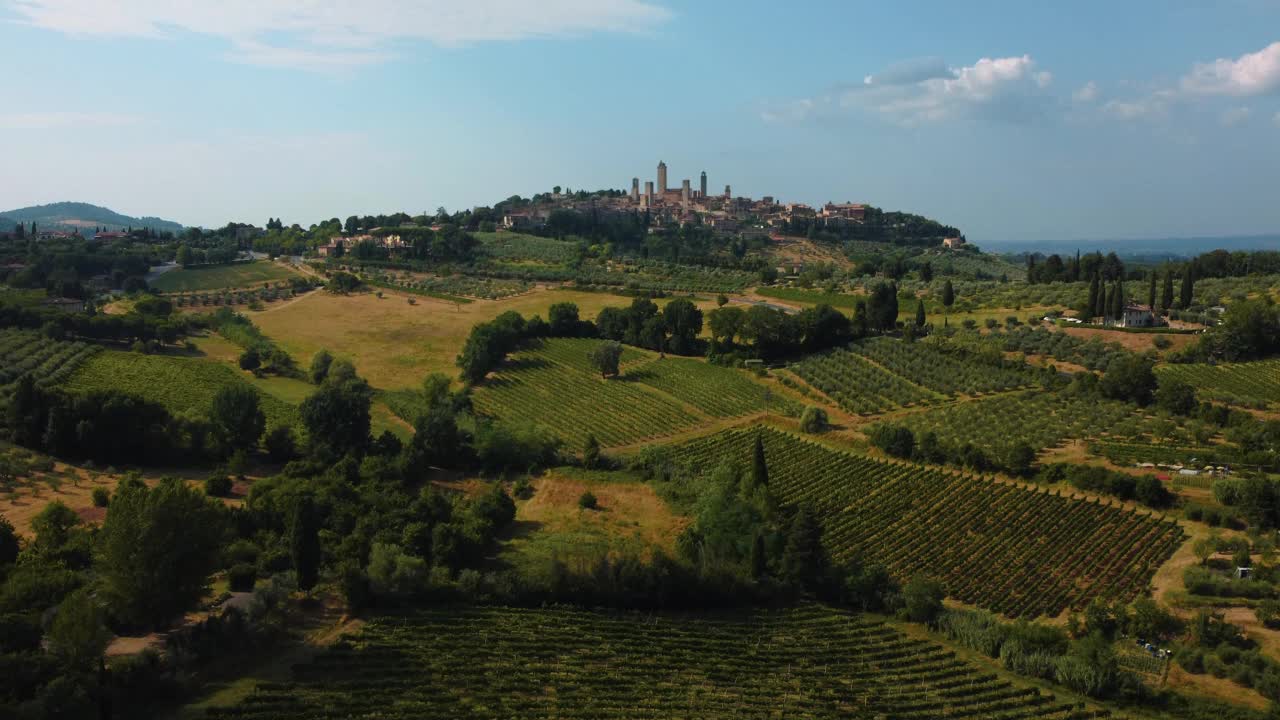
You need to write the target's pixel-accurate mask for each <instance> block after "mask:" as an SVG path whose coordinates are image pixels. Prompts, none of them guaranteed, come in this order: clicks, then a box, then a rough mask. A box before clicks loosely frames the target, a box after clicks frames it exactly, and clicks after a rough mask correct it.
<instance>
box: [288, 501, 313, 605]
mask: <svg viewBox="0 0 1280 720" xmlns="http://www.w3.org/2000/svg"><path fill="white" fill-rule="evenodd" d="M289 554H290V556H291V557H292V559H293V569H294V571H295V572H297V574H298V589H300V590H302V591H303V592H310V591H311V588H313V587H315V586H316V579H317V578H318V576H319V573H320V528H319V523H318V522H317V519H316V507H315V502H314V501H313V500H312V499H311V496H310V495H303V496H302V497H301V498H299V499H298V504H297V506H296V507H295V508H294V511H293V525H292V527H290V528H289Z"/></svg>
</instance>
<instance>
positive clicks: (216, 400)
mask: <svg viewBox="0 0 1280 720" xmlns="http://www.w3.org/2000/svg"><path fill="white" fill-rule="evenodd" d="M209 422H210V423H211V424H212V425H213V433H214V436H215V437H217V438H218V441H219V442H220V443H221V444H222V447H223V448H224V449H226V450H228V451H230V452H235V451H237V450H244V451H246V452H247V451H250V450H252V449H253V448H254V447H256V446H257V444H258V439H259V438H261V437H262V432H263V431H264V430H265V429H266V426H267V416H266V415H265V414H263V412H262V406H261V400H260V398H259V397H258V391H257V390H254V389H253V388H252V387H250V386H249V385H247V384H235V385H224V386H223V387H221V388H219V389H218V392H217V394H216V395H214V396H213V408H212V409H211V410H210V411H209Z"/></svg>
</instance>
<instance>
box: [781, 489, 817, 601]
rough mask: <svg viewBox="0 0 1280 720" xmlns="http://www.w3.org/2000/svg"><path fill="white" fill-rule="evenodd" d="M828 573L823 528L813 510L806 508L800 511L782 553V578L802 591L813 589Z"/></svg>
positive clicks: (801, 508) (802, 506) (806, 505)
mask: <svg viewBox="0 0 1280 720" xmlns="http://www.w3.org/2000/svg"><path fill="white" fill-rule="evenodd" d="M825 569H826V555H825V554H824V552H823V548H822V526H821V525H819V524H818V517H817V514H816V513H815V512H814V510H813V506H811V505H809V504H808V503H804V504H802V505H801V506H800V507H799V508H797V509H796V514H795V517H794V518H792V520H791V529H790V532H788V533H787V543H786V546H785V547H784V548H783V550H782V576H783V577H784V578H785V579H786V580H787V581H789V582H791V583H793V584H794V585H797V586H800V587H810V588H811V587H813V586H814V585H815V584H816V583H817V582H818V581H819V580H821V578H822V575H823V572H824V571H825Z"/></svg>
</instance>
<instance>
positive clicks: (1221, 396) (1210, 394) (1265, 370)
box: [1158, 360, 1280, 405]
mask: <svg viewBox="0 0 1280 720" xmlns="http://www.w3.org/2000/svg"><path fill="white" fill-rule="evenodd" d="M1158 372H1159V374H1160V377H1161V378H1170V379H1176V380H1182V381H1183V382H1185V383H1187V384H1188V385H1190V386H1191V387H1194V388H1195V389H1196V392H1198V393H1200V395H1201V396H1202V397H1203V398H1205V399H1215V400H1227V401H1232V402H1236V403H1238V404H1246V405H1248V404H1270V403H1276V402H1280V360H1259V361H1257V362H1247V363H1225V364H1222V365H1205V364H1195V365H1167V366H1164V367H1161V368H1160V370H1159V371H1158ZM1240 400H1244V401H1245V402H1243V403H1239V401H1240Z"/></svg>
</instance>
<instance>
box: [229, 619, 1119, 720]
mask: <svg viewBox="0 0 1280 720" xmlns="http://www.w3.org/2000/svg"><path fill="white" fill-rule="evenodd" d="M851 716H856V717H884V718H913V719H914V718H919V719H922V720H923V719H924V718H936V717H951V718H996V717H998V718H1005V719H1007V720H1016V719H1020V718H1051V719H1057V720H1065V719H1067V718H1090V717H1098V716H1099V715H1098V714H1096V713H1095V712H1094V711H1091V710H1088V709H1085V708H1084V707H1082V706H1080V705H1078V704H1076V703H1072V702H1069V701H1063V700H1060V699H1058V698H1056V697H1054V696H1053V695H1048V694H1044V693H1042V692H1041V691H1040V690H1037V689H1035V688H1033V687H1030V686H1028V685H1024V684H1021V683H1017V682H1013V681H1010V680H1006V679H1002V678H1000V677H998V676H996V675H995V674H992V673H989V672H985V671H984V670H982V669H979V668H978V667H976V666H974V665H971V664H969V663H967V662H966V661H964V660H961V659H959V658H957V657H956V656H955V654H954V653H953V652H951V651H949V650H946V649H945V648H943V647H942V646H939V645H937V644H935V643H932V642H929V641H927V640H916V639H912V638H909V637H907V636H906V635H903V634H902V633H900V632H898V631H896V630H894V629H893V628H891V627H888V626H886V625H884V624H882V623H880V622H877V621H873V620H869V619H866V618H863V617H860V616H857V615H853V614H850V613H846V612H842V611H837V610H832V609H828V608H823V607H818V606H805V607H800V608H796V609H790V610H781V611H753V612H743V613H715V614H711V615H705V616H701V617H698V618H689V617H687V616H678V615H669V614H658V615H654V614H644V615H640V614H624V613H605V612H593V611H585V610H572V609H566V608H553V609H514V608H501V607H486V608H470V609H454V610H449V609H432V610H423V611H417V612H413V613H407V614H400V615H383V616H380V617H377V618H374V619H373V620H371V621H370V622H369V623H367V624H366V625H365V626H364V628H363V629H362V630H361V632H360V634H359V635H358V636H356V637H355V638H354V640H353V641H352V642H350V643H345V644H342V645H340V646H338V647H335V648H333V649H330V650H329V651H327V652H325V653H323V654H321V655H319V656H317V657H316V658H315V659H314V660H313V661H311V662H310V663H308V664H305V665H300V666H295V668H294V681H293V682H290V683H276V684H266V685H262V686H259V688H258V689H257V690H256V691H255V692H253V693H252V694H250V695H249V696H248V697H246V698H245V699H244V700H242V701H241V702H240V703H239V704H237V705H234V706H231V707H228V708H220V709H212V710H209V711H208V717H211V718H273V719H279V720H329V719H333V720H336V719H337V718H352V717H378V718H384V719H386V720H400V719H402V718H403V719H407V718H427V719H430V718H450V719H452V718H459V717H474V718H515V717H519V718H566V719H567V718H592V719H607V718H637V719H638V718H655V719H656V718H673V717H696V718H734V719H735V720H738V719H747V718H777V717H806V718H837V717H851Z"/></svg>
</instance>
